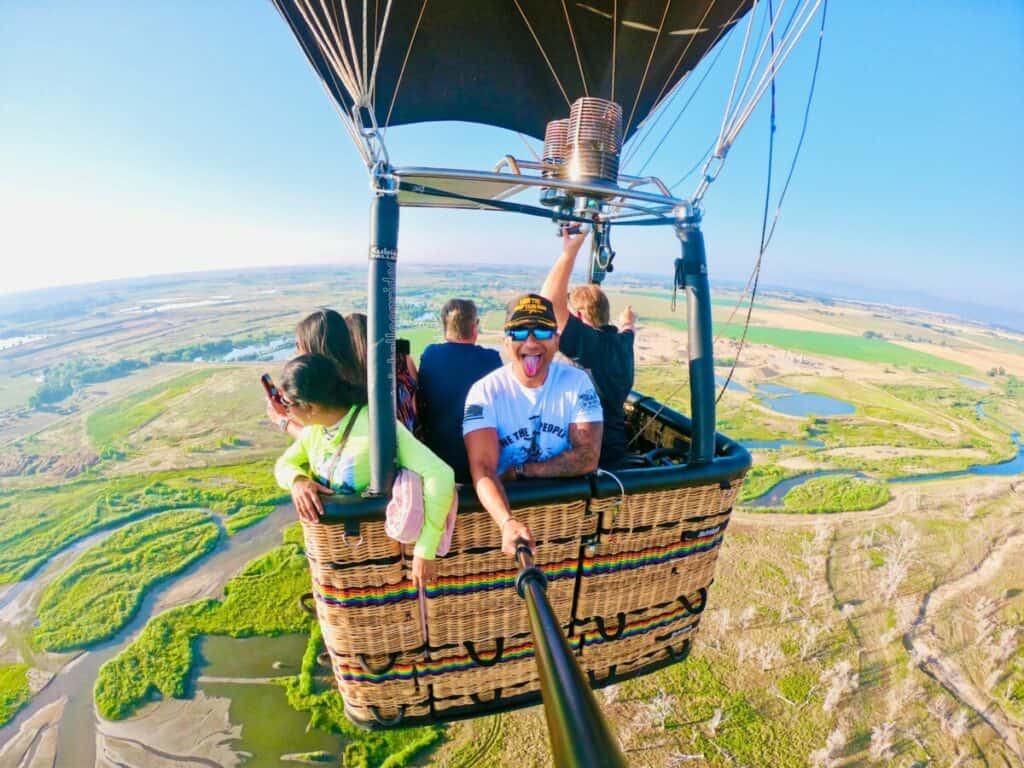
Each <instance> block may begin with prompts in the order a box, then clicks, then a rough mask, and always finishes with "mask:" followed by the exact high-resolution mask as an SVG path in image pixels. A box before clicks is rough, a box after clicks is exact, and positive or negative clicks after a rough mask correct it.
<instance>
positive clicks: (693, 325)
mask: <svg viewBox="0 0 1024 768" xmlns="http://www.w3.org/2000/svg"><path fill="white" fill-rule="evenodd" d="M676 234H677V235H678V236H679V240H680V242H681V243H682V246H683V255H682V258H680V259H679V260H678V261H677V262H676V286H677V287H679V288H685V290H686V324H687V327H688V330H689V358H690V417H691V419H692V420H693V434H692V436H691V442H690V463H691V464H706V463H708V462H710V461H713V460H714V458H715V349H714V340H713V339H712V337H711V286H710V284H709V283H708V261H707V254H706V253H705V251H704V235H703V233H702V232H701V231H700V213H699V212H698V211H696V210H693V209H691V210H690V211H689V212H688V214H687V216H686V218H685V219H683V220H682V221H681V222H680V223H679V224H678V225H677V227H676Z"/></svg>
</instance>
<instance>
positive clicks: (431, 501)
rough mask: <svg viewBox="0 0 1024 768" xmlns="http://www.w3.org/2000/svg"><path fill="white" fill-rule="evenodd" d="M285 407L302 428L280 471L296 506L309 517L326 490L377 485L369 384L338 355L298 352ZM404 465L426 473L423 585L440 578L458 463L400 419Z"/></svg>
mask: <svg viewBox="0 0 1024 768" xmlns="http://www.w3.org/2000/svg"><path fill="white" fill-rule="evenodd" d="M281 392H282V395H283V397H282V405H283V407H284V408H285V410H286V411H287V414H288V418H289V419H291V420H292V421H293V422H295V423H296V424H297V425H298V426H299V433H298V436H297V438H296V440H295V442H294V443H293V444H292V446H291V447H290V448H289V449H288V450H286V451H285V452H284V453H283V454H282V455H281V458H279V459H278V460H277V465H276V466H275V468H274V475H275V477H276V478H277V482H278V484H280V486H281V487H282V488H284V489H285V490H288V491H291V494H292V501H293V502H294V504H295V511H296V512H297V513H298V515H299V517H300V518H301V519H303V520H305V521H307V522H315V521H316V520H317V518H318V517H319V516H320V515H322V514H323V511H324V508H323V502H322V501H321V499H320V496H321V494H324V495H331V494H337V493H342V494H352V493H361V492H362V491H364V490H366V487H367V486H368V485H369V484H370V427H369V416H368V413H367V409H366V407H365V406H366V389H365V387H363V386H359V385H358V384H356V383H353V382H351V381H348V380H346V379H345V378H344V377H343V376H342V374H341V373H340V370H339V366H338V364H337V361H334V360H331V359H328V358H327V357H325V356H323V355H317V354H312V355H310V354H306V355H300V356H299V357H296V358H295V359H294V360H292V361H291V362H289V363H288V365H286V366H285V369H284V376H283V378H282V381H281ZM396 427H397V433H398V445H397V448H398V451H397V458H398V465H399V466H400V467H402V468H404V469H408V470H411V471H413V472H415V473H416V474H418V475H420V477H421V478H422V479H423V512H424V522H423V529H422V531H421V532H420V535H419V538H418V539H417V541H416V547H415V549H414V550H413V565H412V576H413V582H414V583H415V584H416V585H417V586H421V585H422V584H425V583H429V582H430V581H431V580H432V579H433V573H434V567H433V566H434V557H435V555H436V554H437V546H438V543H439V542H440V540H441V535H442V533H443V532H444V528H445V522H446V520H447V517H448V510H449V509H450V508H451V505H452V501H453V499H454V496H455V476H454V474H453V472H452V469H451V467H449V466H448V465H447V464H445V463H444V462H443V461H442V460H441V459H439V458H438V457H437V456H436V455H435V454H434V453H432V452H431V450H430V449H429V448H427V447H426V446H425V445H423V444H422V443H421V442H419V441H418V440H417V439H416V438H415V437H413V436H412V433H410V432H409V430H407V429H406V428H405V427H404V426H403V425H402V424H401V423H398V424H397V425H396Z"/></svg>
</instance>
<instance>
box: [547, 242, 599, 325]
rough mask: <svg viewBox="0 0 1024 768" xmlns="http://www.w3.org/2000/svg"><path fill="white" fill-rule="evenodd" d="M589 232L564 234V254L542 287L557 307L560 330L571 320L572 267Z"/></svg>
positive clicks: (552, 268)
mask: <svg viewBox="0 0 1024 768" xmlns="http://www.w3.org/2000/svg"><path fill="white" fill-rule="evenodd" d="M587 234H588V233H587V232H581V233H579V234H578V235H570V234H569V233H568V232H567V233H565V234H564V235H562V255H561V256H559V257H558V259H557V260H556V261H555V264H554V266H552V267H551V271H550V272H548V276H547V277H546V278H545V279H544V285H543V286H541V289H540V295H541V296H543V297H544V298H545V299H548V300H549V301H550V302H551V304H552V306H553V307H554V309H555V319H556V320H557V321H558V330H559V331H561V330H562V329H563V328H565V324H566V323H568V322H569V278H571V277H572V268H573V266H575V264H576V254H578V253H579V252H580V246H581V245H583V241H584V240H586V239H587Z"/></svg>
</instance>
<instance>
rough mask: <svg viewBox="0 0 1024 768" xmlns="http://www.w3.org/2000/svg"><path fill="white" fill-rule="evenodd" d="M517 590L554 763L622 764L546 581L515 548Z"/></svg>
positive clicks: (577, 766) (566, 766) (568, 766)
mask: <svg viewBox="0 0 1024 768" xmlns="http://www.w3.org/2000/svg"><path fill="white" fill-rule="evenodd" d="M516 561H517V562H518V564H519V568H520V571H519V575H518V577H517V578H516V591H517V592H518V593H519V596H520V597H522V598H523V599H524V600H526V606H527V610H528V611H529V613H530V630H531V632H532V634H533V647H534V654H535V656H534V658H535V659H536V661H537V672H538V674H539V675H540V691H541V696H542V697H543V699H544V715H545V717H546V718H547V721H548V736H549V738H550V739H551V754H552V757H554V764H555V768H625V765H626V761H625V759H624V758H623V757H622V752H621V751H619V744H618V742H617V741H616V740H615V737H614V736H612V733H611V731H610V730H609V729H608V724H607V723H606V722H605V719H604V716H603V715H602V714H601V709H600V707H598V706H597V700H596V699H595V698H594V692H593V691H591V690H590V686H589V685H587V681H586V678H585V677H584V676H583V672H582V671H581V670H580V667H579V664H577V663H576V658H575V657H574V656H573V654H572V651H571V650H570V648H569V644H568V643H567V642H566V640H565V636H564V635H563V634H562V628H561V627H560V626H559V624H558V619H557V618H556V617H555V612H554V611H553V610H552V609H551V603H549V602H548V596H547V580H546V579H545V577H544V573H543V572H542V571H541V570H540V569H539V568H537V567H536V566H534V564H533V556H532V555H531V554H530V550H529V549H528V548H527V547H525V546H522V547H520V548H519V550H518V552H517V553H516Z"/></svg>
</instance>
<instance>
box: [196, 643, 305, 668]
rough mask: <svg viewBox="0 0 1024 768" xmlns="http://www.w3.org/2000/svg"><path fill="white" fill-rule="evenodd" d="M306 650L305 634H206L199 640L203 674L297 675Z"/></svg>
mask: <svg viewBox="0 0 1024 768" xmlns="http://www.w3.org/2000/svg"><path fill="white" fill-rule="evenodd" d="M305 651H306V636H305V635H280V636H279V637H246V638H235V637H227V636H226V635H204V636H203V638H202V639H201V640H200V641H199V655H200V657H201V658H202V661H201V662H200V674H201V675H203V676H208V677H244V678H266V677H278V676H280V675H295V674H298V672H299V665H300V664H301V663H302V654H303V653H305Z"/></svg>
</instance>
